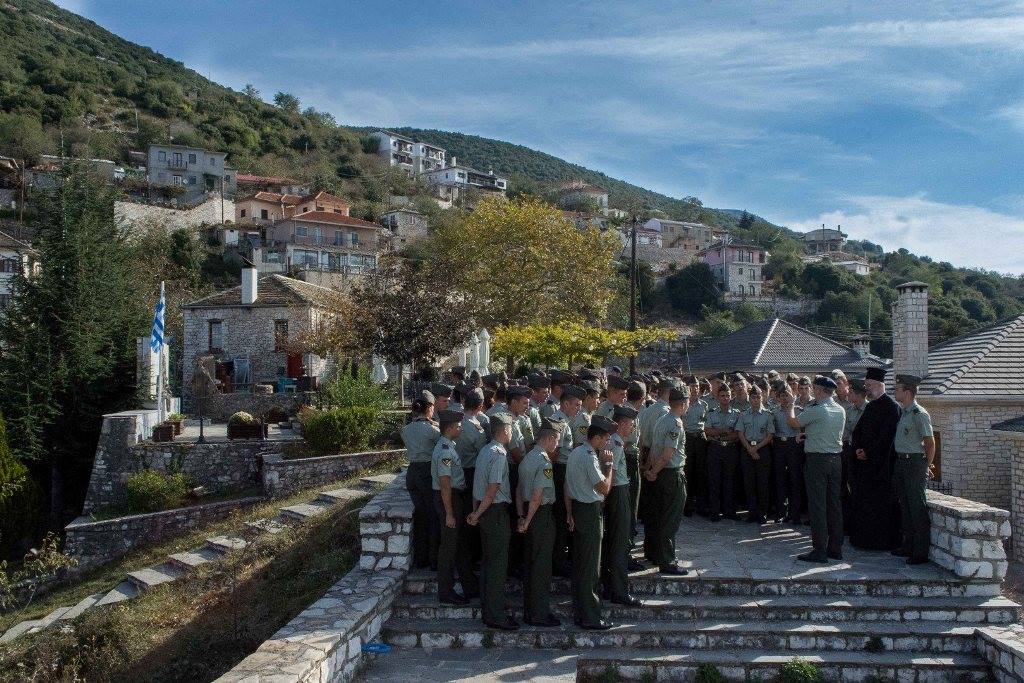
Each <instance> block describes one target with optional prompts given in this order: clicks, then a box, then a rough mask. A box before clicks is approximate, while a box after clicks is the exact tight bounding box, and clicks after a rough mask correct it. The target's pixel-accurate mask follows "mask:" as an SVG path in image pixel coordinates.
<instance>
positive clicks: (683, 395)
mask: <svg viewBox="0 0 1024 683" xmlns="http://www.w3.org/2000/svg"><path fill="white" fill-rule="evenodd" d="M688 398H690V392H688V391H687V390H686V389H680V388H679V387H672V389H671V390H669V392H668V401H669V403H672V402H674V401H682V400H685V399H688Z"/></svg>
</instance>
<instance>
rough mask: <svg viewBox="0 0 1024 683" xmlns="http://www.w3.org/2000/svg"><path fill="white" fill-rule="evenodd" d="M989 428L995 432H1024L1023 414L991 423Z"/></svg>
mask: <svg viewBox="0 0 1024 683" xmlns="http://www.w3.org/2000/svg"><path fill="white" fill-rule="evenodd" d="M990 429H991V430H992V431H995V432H1016V433H1018V434H1024V415H1021V416H1020V417H1015V418H1013V419H1012V420H1004V421H1003V422H997V423H995V424H994V425H992V426H991V427H990Z"/></svg>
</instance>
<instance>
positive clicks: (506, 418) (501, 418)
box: [491, 412, 516, 425]
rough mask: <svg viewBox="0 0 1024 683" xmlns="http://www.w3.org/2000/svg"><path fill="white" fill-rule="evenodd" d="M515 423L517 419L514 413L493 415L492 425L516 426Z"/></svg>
mask: <svg viewBox="0 0 1024 683" xmlns="http://www.w3.org/2000/svg"><path fill="white" fill-rule="evenodd" d="M515 421H516V418H515V417H514V416H513V415H512V413H506V412H501V413H495V414H494V415H491V424H499V425H512V424H515Z"/></svg>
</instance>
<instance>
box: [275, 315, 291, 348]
mask: <svg viewBox="0 0 1024 683" xmlns="http://www.w3.org/2000/svg"><path fill="white" fill-rule="evenodd" d="M287 345H288V321H287V320H275V321H274V351H277V352H278V353H281V352H282V351H284V350H285V347H286V346H287Z"/></svg>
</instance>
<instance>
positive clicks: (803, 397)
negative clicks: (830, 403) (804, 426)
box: [796, 375, 813, 408]
mask: <svg viewBox="0 0 1024 683" xmlns="http://www.w3.org/2000/svg"><path fill="white" fill-rule="evenodd" d="M812 400H813V398H812V397H811V378H810V377H808V376H807V375H804V376H803V377H801V378H800V381H799V382H798V384H797V394H796V404H797V405H798V406H800V407H801V408H806V407H807V406H809V405H810V404H811V401H812Z"/></svg>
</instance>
